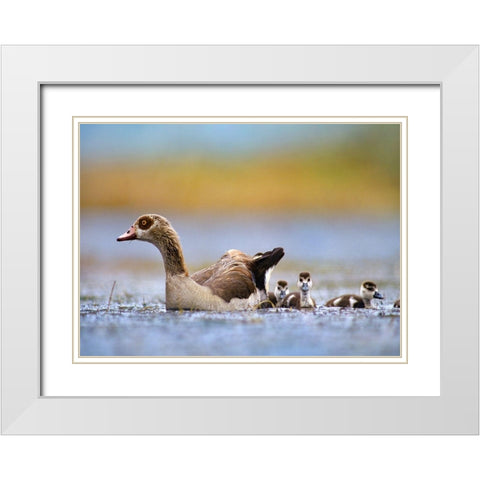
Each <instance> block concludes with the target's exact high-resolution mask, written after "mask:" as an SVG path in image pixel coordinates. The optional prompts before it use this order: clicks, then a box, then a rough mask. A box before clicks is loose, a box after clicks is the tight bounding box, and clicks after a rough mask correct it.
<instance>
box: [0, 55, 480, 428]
mask: <svg viewBox="0 0 480 480" xmlns="http://www.w3.org/2000/svg"><path fill="white" fill-rule="evenodd" d="M2 58H3V60H2V62H3V65H2V66H3V72H4V74H3V82H2V85H3V86H2V91H3V96H2V100H3V107H2V108H3V118H4V121H3V123H2V138H3V150H2V172H3V175H2V191H3V200H2V263H3V268H2V270H3V272H4V275H3V281H2V298H3V302H2V325H3V327H2V332H3V335H2V351H3V361H2V374H3V375H2V378H3V403H2V409H3V410H2V418H3V424H2V429H3V431H4V432H6V433H123V434H127V433H158V434H162V433H163V434H166V433H177V434H178V433H231V434H240V433H271V434H274V433H285V434H288V433H317V434H332V433H337V434H338V433H363V434H365V433H389V434H395V433H397V434H398V433H475V432H478V262H477V260H478V175H477V174H478V48H477V47H468V46H462V47H461V46H458V47H440V46H431V47H428V46H421V47H420V46H419V47H413V46H411V47H400V46H398V47H381V46H376V47H373V46H372V47H347V46H344V47H321V46H316V47H314V46H310V47H307V46H305V47H300V46H299V47H280V46H278V47H275V46H270V47H269V46H258V47H253V46H252V47H235V46H232V47H194V46H192V47H162V46H158V47H120V46H110V47H109V46H102V47H74V46H72V47H4V48H3V55H2ZM33 58H35V61H34V62H33V61H32V59H33ZM47 58H48V61H47ZM266 58H268V61H267V62H266V61H264V60H265V59H266ZM106 59H108V61H106ZM467 210H468V211H470V212H472V213H473V214H472V215H471V216H470V217H469V218H468V221H467V219H466V217H465V216H464V215H463V214H462V215H461V214H460V212H465V211H467ZM14 225H16V226H15V227H14ZM12 228H13V231H14V232H16V233H15V234H14V235H12ZM460 278H461V281H460V280H459V279H460ZM447 292H448V294H447ZM460 298H461V299H462V302H458V301H456V300H458V299H460ZM20 305H21V307H20ZM278 418H282V421H281V422H278V421H277V420H276V419H278Z"/></svg>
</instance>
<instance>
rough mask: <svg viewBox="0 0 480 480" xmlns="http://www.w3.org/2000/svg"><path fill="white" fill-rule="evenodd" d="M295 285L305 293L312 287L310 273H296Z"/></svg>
mask: <svg viewBox="0 0 480 480" xmlns="http://www.w3.org/2000/svg"><path fill="white" fill-rule="evenodd" d="M297 286H298V288H299V289H300V290H301V291H302V293H307V292H308V291H309V290H310V289H311V288H312V279H311V277H310V273H308V272H302V273H300V275H298V282H297Z"/></svg>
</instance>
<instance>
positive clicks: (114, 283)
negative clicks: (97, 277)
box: [107, 280, 117, 312]
mask: <svg viewBox="0 0 480 480" xmlns="http://www.w3.org/2000/svg"><path fill="white" fill-rule="evenodd" d="M116 284H117V281H116V280H114V281H113V285H112V290H111V291H110V296H109V297H108V305H107V312H108V311H109V310H110V302H111V301H112V295H113V290H114V288H115V285H116Z"/></svg>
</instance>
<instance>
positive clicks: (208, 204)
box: [80, 123, 400, 355]
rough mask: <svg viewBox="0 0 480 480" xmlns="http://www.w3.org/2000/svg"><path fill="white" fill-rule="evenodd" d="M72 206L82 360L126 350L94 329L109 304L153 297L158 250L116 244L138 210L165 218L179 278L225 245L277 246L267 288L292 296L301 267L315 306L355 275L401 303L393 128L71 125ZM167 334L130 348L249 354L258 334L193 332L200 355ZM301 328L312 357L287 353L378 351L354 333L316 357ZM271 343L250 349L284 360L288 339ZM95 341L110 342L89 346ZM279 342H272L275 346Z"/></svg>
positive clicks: (157, 299)
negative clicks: (282, 286) (284, 286)
mask: <svg viewBox="0 0 480 480" xmlns="http://www.w3.org/2000/svg"><path fill="white" fill-rule="evenodd" d="M80 204H81V215H80V219H81V220H80V221H81V228H80V238H81V239H80V242H81V245H80V251H81V286H80V288H81V304H82V308H83V312H84V317H83V330H82V347H81V348H82V349H83V352H84V354H91V355H93V354H95V352H96V353H97V354H98V352H109V354H112V355H116V354H119V353H118V352H123V351H124V350H122V349H121V348H120V346H119V344H117V343H115V342H113V343H111V338H112V337H111V335H110V333H111V332H110V333H109V334H108V335H106V336H102V335H103V334H102V335H100V336H99V335H98V331H97V332H96V333H95V334H94V333H92V332H94V330H95V329H96V328H98V321H99V316H98V312H101V311H102V308H104V307H105V306H106V304H107V302H108V301H109V300H110V301H111V304H112V305H113V306H115V305H116V306H119V307H121V308H124V307H125V305H130V306H132V308H136V309H138V308H143V307H142V306H149V305H150V306H152V305H162V304H163V302H164V270H163V265H162V261H161V257H160V254H159V252H158V251H157V250H156V249H155V248H154V247H153V246H152V245H150V244H148V243H144V242H125V243H117V242H116V238H117V237H118V236H119V235H120V234H122V233H123V232H125V231H126V230H127V229H128V228H129V227H130V225H132V223H133V222H134V221H135V219H136V218H137V217H139V216H140V215H142V214H143V213H158V214H160V215H163V216H165V217H167V218H168V219H169V220H170V222H171V223H172V225H173V227H174V228H175V230H176V231H177V232H178V234H179V235H180V239H181V243H182V246H183V250H184V254H185V260H186V263H187V266H188V268H189V270H190V271H191V272H194V271H196V270H197V269H200V268H203V267H205V266H207V265H209V264H211V263H213V262H215V261H216V260H217V259H218V258H219V257H220V256H221V255H222V254H223V253H224V252H225V251H226V250H228V249H230V248H237V249H239V250H242V251H244V252H246V253H249V254H252V255H253V254H255V253H256V252H259V251H266V250H270V249H272V248H273V247H278V246H280V247H283V248H284V249H285V257H284V258H283V259H282V260H281V262H280V263H279V265H278V266H277V267H276V269H275V270H274V272H273V275H272V279H271V282H270V287H271V289H273V288H274V284H275V282H276V281H277V280H278V279H284V280H287V281H288V282H289V284H290V289H291V291H294V290H297V287H296V279H297V277H298V273H299V272H301V271H310V273H311V274H312V278H313V283H314V285H313V295H312V296H313V298H315V300H316V301H317V304H319V305H321V304H323V303H324V302H325V301H327V300H328V299H329V298H331V297H333V296H336V295H339V294H343V293H358V290H359V287H360V283H361V282H362V281H364V280H367V279H368V280H373V281H375V282H376V283H377V284H378V287H379V289H380V291H381V292H382V293H384V295H385V304H389V305H391V304H392V303H393V302H394V301H395V300H396V299H397V298H398V296H399V290H400V270H399V266H400V126H399V125H398V124H204V123H202V124H81V126H80ZM114 281H115V282H116V284H115V289H114V291H113V294H112V298H111V299H109V297H110V293H111V290H112V285H113V282H114ZM92 308H93V310H92ZM135 311H136V312H137V313H138V311H137V310H135ZM156 313H158V312H156V311H155V312H153V314H156ZM122 318H123V320H125V318H126V317H125V316H123V317H122ZM131 318H134V319H135V318H136V314H135V315H133V316H132V317H131ZM172 318H173V317H172ZM195 318H196V321H195V322H194V324H195V325H196V327H195V328H198V319H197V317H195ZM172 321H173V320H172ZM89 322H90V323H89ZM287 324H288V320H287ZM182 325H183V324H182ZM117 327H118V325H116V328H117ZM396 327H398V324H397V325H396ZM178 328H180V327H179V326H177V327H175V328H173V330H172V332H171V334H172V337H171V338H170V335H169V334H168V335H166V334H165V332H163V337H162V339H161V340H160V339H158V338H156V337H154V340H152V336H151V335H152V330H151V329H149V330H148V331H146V333H145V335H142V336H141V340H139V341H140V343H142V342H146V339H147V338H149V339H150V340H149V342H150V343H148V344H149V345H150V347H149V349H147V352H146V353H145V351H144V350H142V348H143V347H141V346H138V345H137V346H136V347H135V348H133V351H135V352H139V351H140V352H143V353H145V354H152V353H149V352H157V351H158V349H159V348H160V351H169V352H170V353H171V352H179V351H182V352H183V353H185V354H187V355H188V354H189V352H190V353H191V352H195V354H199V355H201V354H202V352H203V351H207V352H208V353H207V354H215V352H216V353H218V354H220V353H222V352H223V353H222V354H227V355H228V352H229V351H240V352H243V353H245V354H249V353H248V352H251V351H252V350H251V348H253V347H252V345H253V344H254V343H255V342H256V341H258V339H260V341H262V340H261V339H262V336H261V335H259V334H258V332H256V333H255V340H254V339H253V338H251V337H248V338H247V337H242V335H243V333H244V334H245V335H247V336H248V335H249V333H248V332H251V329H248V328H247V329H246V330H245V331H244V332H243V333H239V332H237V335H236V336H235V338H233V339H232V341H231V342H230V343H229V342H227V341H226V340H225V338H222V334H221V333H220V331H219V332H216V334H215V335H213V336H211V335H210V336H206V337H205V339H206V338H213V339H214V342H215V344H216V345H217V346H216V347H214V346H212V345H210V346H208V347H207V346H206V345H203V343H202V340H201V337H202V336H201V334H199V333H198V332H197V333H196V334H195V340H194V341H191V340H192V339H191V337H190V336H189V335H186V336H185V338H186V339H189V340H188V341H189V342H190V343H189V346H188V347H187V346H185V350H184V351H183V350H182V349H181V348H180V347H179V343H178V342H179V340H178ZM182 328H186V327H185V326H184V325H183V326H182ZM192 328H193V327H192ZM208 328H209V329H210V328H211V325H210V326H209V327H208ZM295 328H296V331H297V334H296V336H297V337H298V336H299V334H298V331H299V330H298V325H297V326H296V327H295ZM309 328H310V327H308V328H307V330H308V331H307V332H305V334H302V335H300V336H301V337H302V338H307V337H308V338H309V339H310V340H309V341H310V342H312V344H311V345H313V347H312V348H313V350H312V348H310V347H311V345H310V347H307V345H303V346H302V342H300V343H298V342H297V346H296V347H295V348H296V350H295V349H294V351H295V352H300V353H299V354H302V353H301V352H305V351H307V350H308V351H309V352H310V353H312V351H313V352H315V351H317V350H316V349H318V348H320V350H319V351H320V352H325V351H328V352H330V354H331V352H332V351H333V353H334V354H335V352H338V351H340V350H342V348H343V350H342V351H343V352H344V353H345V352H349V353H347V354H354V353H355V352H356V353H358V352H359V351H360V353H362V354H368V353H372V352H373V354H378V352H379V351H380V352H383V351H385V349H384V344H383V343H382V341H379V339H378V338H377V339H376V340H375V341H372V338H371V337H370V336H367V338H364V339H362V341H361V342H360V344H359V345H361V348H360V350H358V349H356V348H353V347H352V345H351V344H349V346H348V345H344V346H343V347H341V348H340V346H339V344H338V345H337V346H338V348H336V347H335V345H336V344H335V343H331V340H329V345H330V347H329V348H328V349H327V350H325V349H324V348H323V347H321V345H322V342H321V340H319V339H316V337H315V336H313V337H312V332H311V331H310V330H309ZM92 329H93V330H92ZM220 330H221V329H220ZM100 331H101V332H103V333H105V330H102V329H101V330H100ZM137 331H138V330H137ZM208 331H209V330H208ZM89 332H90V333H89ZM225 332H228V333H230V330H229V329H227V330H225ZM269 332H271V331H270V330H269ZM323 332H325V330H323ZM390 334H391V332H389V333H388V335H389V337H388V342H387V343H388V345H389V346H388V348H387V350H388V351H389V352H391V351H393V352H398V345H399V344H398V329H396V330H395V331H394V333H393V336H391V335H390ZM165 335H166V336H165ZM282 335H285V337H282V338H283V340H282V341H281V342H280V341H277V340H278V339H277V340H269V341H265V342H263V343H262V345H263V347H262V348H266V349H267V351H268V352H270V353H268V354H275V352H276V353H277V354H278V353H279V351H280V353H281V352H283V353H285V354H287V355H289V354H295V353H292V350H291V345H290V344H289V339H291V338H293V333H292V332H291V331H290V332H289V331H288V328H287V330H285V329H282ZM99 338H104V340H105V339H106V341H107V344H108V345H103V344H101V345H97V343H95V342H98V341H99ZM118 338H120V339H121V340H122V341H124V339H125V338H127V337H125V335H123V334H122V335H120V336H119V337H118ZM128 338H131V336H128ZM241 338H244V342H242V341H241ZM339 338H341V339H342V340H341V341H344V339H345V338H348V337H344V335H343V334H342V335H340V336H339ZM174 339H175V340H174ZM220 339H221V340H220ZM152 341H153V343H154V345H153V346H152V344H151V342H152ZM185 341H187V340H185ZM92 342H93V343H92ZM165 342H167V343H168V346H167V344H165ZM279 342H280V343H282V344H283V345H284V347H282V349H280V350H278V348H277V347H276V346H275V345H277V346H278V345H279ZM142 344H143V343H142ZM159 345H163V347H159ZM202 345H203V346H204V347H205V350H202V348H203V347H202ZM265 345H268V347H266V346H265ZM286 345H289V347H288V348H287V347H286ZM373 345H375V348H376V350H372V346H373ZM270 347H271V348H270ZM125 348H126V347H125ZM262 348H260V347H259V349H257V350H255V349H254V351H255V352H257V351H263V350H262ZM118 349H119V350H118ZM332 349H333V350H332ZM339 349H340V350H339ZM365 349H366V350H365ZM125 351H127V352H129V351H131V348H130V347H128V348H126V350H125ZM85 352H87V353H85ZM219 352H220V353H219ZM271 352H274V353H271ZM351 352H353V353H351ZM375 352H377V353H375ZM102 354H106V353H102ZM319 354H322V353H319ZM395 354H397V353H395Z"/></svg>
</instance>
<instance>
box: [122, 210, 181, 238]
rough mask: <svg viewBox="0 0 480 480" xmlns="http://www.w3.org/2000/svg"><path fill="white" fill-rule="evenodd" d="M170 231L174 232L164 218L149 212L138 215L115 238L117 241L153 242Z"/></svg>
mask: <svg viewBox="0 0 480 480" xmlns="http://www.w3.org/2000/svg"><path fill="white" fill-rule="evenodd" d="M172 232H173V233H175V232H174V230H173V228H172V226H171V225H170V222H169V221H168V220H167V219H166V218H164V217H162V216H160V215H155V214H153V213H149V214H145V215H142V216H140V217H138V218H137V220H135V222H134V224H133V225H132V226H131V227H130V228H129V229H128V230H127V231H126V232H125V233H124V234H123V235H120V236H119V237H118V238H117V242H124V241H126V240H143V241H144V242H153V243H155V242H156V241H158V240H160V239H161V238H162V237H163V236H168V235H171V234H172Z"/></svg>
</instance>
